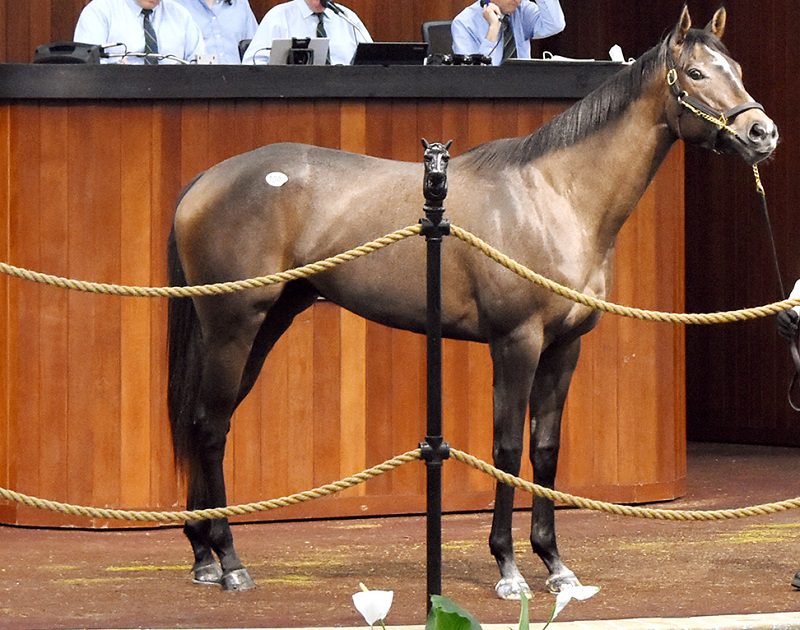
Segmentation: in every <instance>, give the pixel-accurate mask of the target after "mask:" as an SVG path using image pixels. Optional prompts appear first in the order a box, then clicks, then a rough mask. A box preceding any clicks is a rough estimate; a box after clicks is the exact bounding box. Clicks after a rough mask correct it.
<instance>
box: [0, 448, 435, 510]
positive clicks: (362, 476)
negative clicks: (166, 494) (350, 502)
mask: <svg viewBox="0 0 800 630" xmlns="http://www.w3.org/2000/svg"><path fill="white" fill-rule="evenodd" d="M420 457H421V455H420V449H415V450H413V451H408V452H406V453H403V454H402V455H398V456H397V457H393V458H392V459H387V460H386V461H385V462H383V463H382V464H378V465H377V466H373V467H372V468H367V469H366V470H363V471H361V472H360V473H356V474H355V475H351V476H349V477H345V478H344V479H341V480H339V481H334V482H332V483H329V484H325V485H324V486H319V487H317V488H312V489H311V490H305V491H304V492H297V493H295V494H290V495H288V496H285V497H279V498H277V499H270V500H267V501H257V502H255V503H245V504H241V505H229V506H227V507H220V508H211V509H206V510H182V511H179V512H151V511H144V510H117V509H110V508H97V507H89V506H84V505H73V504H71V503H61V502H59V501H50V500H48V499H39V498H37V497H32V496H30V495H27V494H22V493H21V492H15V491H13V490H7V489H6V488H0V498H3V499H7V500H9V501H13V502H15V503H21V504H23V505H28V506H30V507H34V508H38V509H42V510H50V511H51V512H61V513H62V514H71V515H73V516H86V517H90V518H105V519H111V520H118V521H143V522H157V523H173V522H180V521H196V520H208V519H212V518H225V517H228V516H242V515H244V514H253V513H255V512H265V511H268V510H275V509H277V508H281V507H286V506H288V505H294V504H296V503H304V502H305V501H311V500H312V499H319V498H321V497H325V496H329V495H332V494H335V493H337V492H341V491H342V490H347V489H348V488H352V487H353V486H357V485H359V484H361V483H364V482H365V481H368V480H370V479H373V478H374V477H377V476H379V475H382V474H383V473H386V472H389V471H390V470H393V469H395V468H397V467H398V466H402V465H403V464H407V463H408V462H413V461H414V460H417V459H419V458H420Z"/></svg>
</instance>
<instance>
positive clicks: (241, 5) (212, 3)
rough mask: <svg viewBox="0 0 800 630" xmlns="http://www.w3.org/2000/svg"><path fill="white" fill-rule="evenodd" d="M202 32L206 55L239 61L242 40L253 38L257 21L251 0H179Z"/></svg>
mask: <svg viewBox="0 0 800 630" xmlns="http://www.w3.org/2000/svg"><path fill="white" fill-rule="evenodd" d="M178 2H180V3H181V4H182V5H183V6H184V7H186V8H187V9H188V10H189V13H191V14H192V17H193V18H194V21H195V22H196V23H197V25H198V26H199V27H200V30H201V31H202V32H203V39H204V40H205V43H206V55H213V56H214V57H215V58H216V63H220V64H239V63H241V61H240V57H239V42H240V41H242V40H243V39H252V38H253V35H255V32H256V27H257V26H258V22H257V21H256V16H255V15H253V10H252V9H251V8H250V2H249V1H248V0H178Z"/></svg>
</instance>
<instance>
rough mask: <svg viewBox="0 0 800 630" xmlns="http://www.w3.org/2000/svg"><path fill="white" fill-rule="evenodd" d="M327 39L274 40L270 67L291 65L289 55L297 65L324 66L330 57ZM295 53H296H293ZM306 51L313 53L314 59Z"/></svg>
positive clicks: (270, 54) (270, 55)
mask: <svg viewBox="0 0 800 630" xmlns="http://www.w3.org/2000/svg"><path fill="white" fill-rule="evenodd" d="M329 42H330V40H329V39H328V38H327V37H309V38H305V39H304V38H300V39H298V38H296V37H294V38H288V39H273V40H272V50H271V51H270V53H269V65H270V66H285V65H287V64H289V63H290V59H289V55H290V54H291V55H293V57H294V61H293V63H296V64H305V65H312V64H313V65H315V66H324V65H325V60H326V59H327V57H328V45H329ZM293 51H294V52H293ZM305 51H313V53H314V59H313V61H310V60H309V57H310V55H308V53H307V52H305Z"/></svg>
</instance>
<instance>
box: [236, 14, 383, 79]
mask: <svg viewBox="0 0 800 630" xmlns="http://www.w3.org/2000/svg"><path fill="white" fill-rule="evenodd" d="M336 5H337V6H338V7H339V8H341V10H342V11H343V12H344V14H345V15H346V16H347V20H350V22H352V24H350V23H348V21H347V20H345V19H344V18H343V17H342V16H340V15H336V14H335V13H334V12H333V11H331V10H330V9H325V11H324V12H323V16H324V17H323V20H324V24H325V33H326V34H327V36H328V39H329V40H330V49H329V50H330V57H331V63H332V64H349V63H350V62H351V61H352V59H353V55H354V54H355V52H356V46H357V45H358V43H359V42H371V41H372V37H371V36H370V34H369V32H368V31H367V27H366V26H364V24H363V23H362V22H361V20H360V19H359V18H358V16H357V15H356V14H355V13H354V12H353V11H351V10H350V9H348V8H347V7H345V6H343V5H341V4H339V3H338V2H337V3H336ZM318 23H319V19H318V18H317V14H316V13H314V12H313V11H312V10H311V9H309V8H308V5H307V4H306V2H305V0H291V2H284V3H283V4H279V5H277V6H275V7H272V8H271V9H270V10H269V11H267V14H266V15H265V16H264V19H263V20H261V24H259V25H258V30H257V31H256V34H255V35H254V36H253V41H252V42H251V43H250V46H249V47H248V48H247V52H245V54H244V58H243V59H242V63H243V64H252V63H267V62H268V61H269V52H270V51H269V48H270V47H271V46H272V40H273V39H288V38H290V37H316V36H317V24H318ZM354 25H355V26H354Z"/></svg>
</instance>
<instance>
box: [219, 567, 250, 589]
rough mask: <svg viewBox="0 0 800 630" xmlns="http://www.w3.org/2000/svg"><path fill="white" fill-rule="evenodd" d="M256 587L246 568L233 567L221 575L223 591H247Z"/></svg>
mask: <svg viewBox="0 0 800 630" xmlns="http://www.w3.org/2000/svg"><path fill="white" fill-rule="evenodd" d="M255 587H256V583H255V582H254V581H253V578H251V577H250V574H249V573H248V572H247V569H234V570H233V571H230V572H229V573H226V574H225V575H223V576H222V590H223V591H249V590H251V589H254V588H255Z"/></svg>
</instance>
